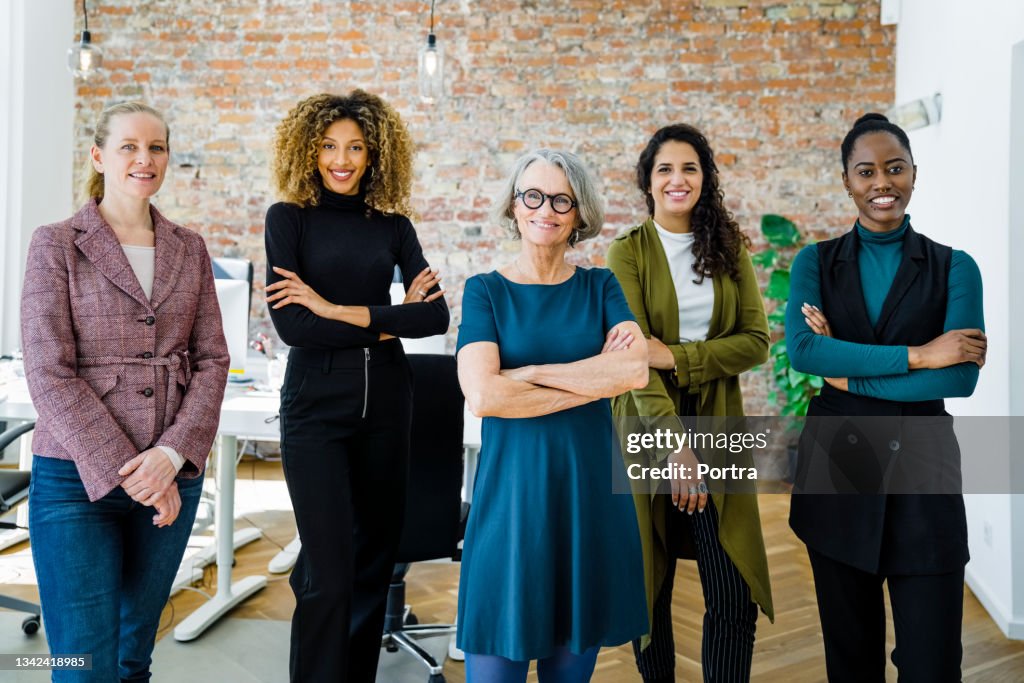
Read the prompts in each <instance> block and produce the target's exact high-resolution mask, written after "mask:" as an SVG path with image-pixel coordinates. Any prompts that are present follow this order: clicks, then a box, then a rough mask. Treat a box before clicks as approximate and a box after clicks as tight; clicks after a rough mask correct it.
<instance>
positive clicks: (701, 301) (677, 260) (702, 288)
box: [654, 222, 715, 343]
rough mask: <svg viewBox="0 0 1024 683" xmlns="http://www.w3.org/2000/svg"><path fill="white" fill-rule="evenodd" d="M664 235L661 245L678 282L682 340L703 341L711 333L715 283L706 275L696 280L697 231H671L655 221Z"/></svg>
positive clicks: (658, 229)
mask: <svg viewBox="0 0 1024 683" xmlns="http://www.w3.org/2000/svg"><path fill="white" fill-rule="evenodd" d="M654 227H655V229H656V230H657V231H658V237H660V238H661V246H662V248H663V249H664V250H665V256H667V257H668V269H669V272H670V273H672V282H673V283H675V286H676V301H678V302H679V341H680V343H685V342H692V341H702V340H704V339H707V337H708V329H709V328H710V326H711V314H712V313H713V311H714V307H715V283H714V279H713V278H711V277H705V278H704V281H703V282H701V283H700V284H699V285H698V284H696V283H694V280H696V279H697V273H695V272H694V271H693V264H694V261H695V260H696V259H695V258H694V255H693V239H694V238H693V233H692V232H686V233H675V232H669V231H668V230H666V229H665V228H663V227H661V226H660V225H658V223H657V222H655V223H654Z"/></svg>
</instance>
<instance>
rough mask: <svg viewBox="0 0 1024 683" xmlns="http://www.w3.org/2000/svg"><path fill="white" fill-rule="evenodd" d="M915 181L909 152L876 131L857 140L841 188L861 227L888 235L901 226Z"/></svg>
mask: <svg viewBox="0 0 1024 683" xmlns="http://www.w3.org/2000/svg"><path fill="white" fill-rule="evenodd" d="M916 178H917V167H916V166H914V161H913V159H912V158H911V156H910V152H909V151H907V149H905V148H904V147H903V145H902V144H900V141H899V140H898V139H897V138H896V136H895V135H892V134H891V133H887V132H884V131H877V132H873V133H865V134H864V135H861V136H860V137H859V138H857V141H856V142H855V143H854V145H853V150H852V151H851V152H850V158H849V161H848V162H847V166H846V171H845V172H844V173H843V184H844V185H845V186H846V190H847V191H848V192H849V193H850V194H851V195H852V196H853V203H854V204H856V205H857V211H858V212H859V214H860V216H859V218H860V223H861V225H863V226H864V227H865V228H867V229H868V230H872V231H874V232H888V231H889V230H895V229H896V228H898V227H899V226H900V225H901V224H902V223H903V216H904V215H905V214H906V212H907V205H908V204H909V203H910V196H911V195H912V194H913V192H914V180H915V179H916Z"/></svg>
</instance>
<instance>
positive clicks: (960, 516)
mask: <svg viewBox="0 0 1024 683" xmlns="http://www.w3.org/2000/svg"><path fill="white" fill-rule="evenodd" d="M859 242H860V239H859V237H858V235H857V229H856V228H854V229H853V230H851V231H850V232H848V233H846V234H845V235H843V236H842V237H839V238H836V239H832V240H827V241H825V242H820V243H818V266H819V272H820V279H821V297H822V310H823V311H824V313H825V317H826V318H828V321H829V325H830V326H831V327H832V334H833V336H834V337H835V338H836V339H841V340H844V341H851V342H856V343H860V344H880V345H899V346H920V345H923V344H926V343H927V342H929V341H931V340H932V339H934V338H935V337H938V336H939V335H941V334H942V333H943V326H944V324H945V315H946V303H947V292H948V283H949V269H950V263H951V262H952V255H953V251H952V249H950V248H949V247H947V246H944V245H941V244H938V243H936V242H933V241H932V240H930V239H928V238H927V237H925V236H923V235H920V234H918V233H916V232H915V231H914V230H913V228H911V227H910V226H907V230H906V233H905V235H904V240H903V256H902V260H901V262H900V266H899V268H898V270H897V272H896V276H895V277H894V279H893V282H892V285H891V286H890V288H889V292H888V294H887V296H886V298H885V301H884V303H883V305H882V311H881V313H880V315H879V317H878V321H877V322H876V323H875V324H874V325H872V324H871V322H870V321H869V319H868V314H867V309H866V307H865V304H864V297H863V294H862V292H863V289H862V287H861V279H860V268H859V265H858V258H857V254H858V249H859ZM943 415H947V413H946V412H945V408H944V404H943V401H942V400H941V399H938V400H931V401H920V402H898V401H887V400H884V399H876V398H871V397H867V396H858V395H856V394H852V393H849V392H845V391H840V390H838V389H834V388H833V387H831V386H830V385H828V384H826V385H825V387H824V388H823V389H822V391H821V393H820V395H819V396H816V397H815V398H814V399H812V401H811V406H810V409H809V410H808V417H809V418H812V419H813V418H815V417H820V416H823V417H841V416H893V417H898V416H907V417H912V416H921V417H923V416H943ZM810 427H811V423H810V422H809V423H808V426H807V427H805V434H804V435H803V437H807V436H808V434H807V431H808V429H809V428H810ZM947 427H948V430H949V433H950V438H952V439H953V441H954V443H955V437H953V436H952V424H951V421H950V423H949V424H948V425H946V426H944V427H943V428H947ZM854 430H856V421H855V420H851V433H852V432H853V431H854ZM803 437H802V438H801V446H800V460H801V462H800V463H799V466H798V481H799V476H800V475H799V471H800V469H801V468H803V467H806V466H809V464H810V463H809V462H808V459H809V457H810V450H811V449H810V447H809V446H810V444H809V440H808V439H806V438H803ZM835 443H837V444H845V443H857V440H856V439H855V438H853V437H852V436H851V437H850V439H849V440H847V439H845V438H838V439H836V440H835ZM862 443H866V440H865V441H864V442H862ZM892 443H894V444H896V443H897V442H896V441H893V442H892ZM790 526H791V527H792V528H793V530H794V531H795V532H796V534H797V536H799V537H800V539H801V540H803V541H804V542H805V543H806V544H807V545H808V546H809V547H811V548H813V549H814V550H816V551H818V552H819V553H821V554H823V555H826V556H828V557H831V558H832V559H835V560H838V561H840V562H844V563H846V564H849V565H851V566H854V567H857V568H858V569H862V570H864V571H868V572H873V573H879V574H931V573H944V572H949V571H955V570H958V569H960V568H962V567H963V565H964V564H966V562H967V560H968V551H967V520H966V514H965V512H964V506H963V498H962V496H959V495H945V494H913V495H911V494H891V495H864V494H860V495H856V494H828V495H821V494H814V495H799V494H794V496H793V501H792V505H791V507H790Z"/></svg>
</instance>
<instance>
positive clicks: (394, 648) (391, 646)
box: [384, 643, 398, 652]
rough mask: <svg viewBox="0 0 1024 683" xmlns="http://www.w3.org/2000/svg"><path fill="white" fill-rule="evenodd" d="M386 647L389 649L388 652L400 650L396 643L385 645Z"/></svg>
mask: <svg viewBox="0 0 1024 683" xmlns="http://www.w3.org/2000/svg"><path fill="white" fill-rule="evenodd" d="M384 649H385V650H387V651H388V652H398V646H397V645H395V644H394V643H388V644H387V645H385V646H384Z"/></svg>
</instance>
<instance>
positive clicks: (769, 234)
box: [761, 213, 800, 247]
mask: <svg viewBox="0 0 1024 683" xmlns="http://www.w3.org/2000/svg"><path fill="white" fill-rule="evenodd" d="M761 233H762V234H763V235H764V238H765V240H767V242H768V244H771V245H773V246H776V247H792V246H795V245H797V244H800V231H799V230H797V227H796V225H795V224H794V223H793V221H791V220H789V219H788V218H785V217H784V216H779V215H777V214H774V213H767V214H765V215H763V216H761Z"/></svg>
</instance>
